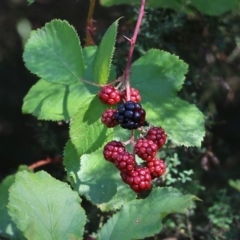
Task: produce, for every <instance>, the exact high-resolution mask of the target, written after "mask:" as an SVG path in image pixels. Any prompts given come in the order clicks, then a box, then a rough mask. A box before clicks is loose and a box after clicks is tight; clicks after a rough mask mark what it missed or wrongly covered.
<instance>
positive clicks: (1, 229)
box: [0, 166, 26, 240]
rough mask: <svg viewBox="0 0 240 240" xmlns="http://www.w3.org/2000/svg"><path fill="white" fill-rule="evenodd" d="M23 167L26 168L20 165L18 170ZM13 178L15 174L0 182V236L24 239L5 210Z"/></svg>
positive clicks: (16, 239) (21, 169)
mask: <svg viewBox="0 0 240 240" xmlns="http://www.w3.org/2000/svg"><path fill="white" fill-rule="evenodd" d="M23 169H26V167H25V166H24V167H23V166H21V167H20V168H19V171H23ZM14 180H15V174H14V175H9V176H7V177H6V178H5V179H4V180H3V181H2V182H1V184H0V196H1V197H0V236H3V237H6V238H9V239H12V240H22V239H25V237H24V236H23V235H22V233H21V232H20V230H19V229H18V228H17V227H16V225H15V223H14V222H13V221H12V219H11V218H10V216H9V214H8V210H7V204H8V195H9V189H10V187H11V186H12V184H13V183H14Z"/></svg>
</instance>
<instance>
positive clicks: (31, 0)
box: [27, 0, 35, 5]
mask: <svg viewBox="0 0 240 240" xmlns="http://www.w3.org/2000/svg"><path fill="white" fill-rule="evenodd" d="M34 1H35V0H27V2H28V4H29V5H30V4H32V3H34Z"/></svg>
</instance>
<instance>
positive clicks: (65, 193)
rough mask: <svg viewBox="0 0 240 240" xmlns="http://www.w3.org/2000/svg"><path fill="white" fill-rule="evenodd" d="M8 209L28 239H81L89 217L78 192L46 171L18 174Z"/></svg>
mask: <svg viewBox="0 0 240 240" xmlns="http://www.w3.org/2000/svg"><path fill="white" fill-rule="evenodd" d="M8 209H9V214H10V216H11V217H12V219H13V221H14V222H15V223H16V225H17V226H18V228H19V229H20V230H21V231H22V233H23V234H24V236H25V237H26V238H27V239H33V240H38V239H39V240H49V239H82V235H83V227H84V225H85V222H86V216H85V213H84V210H83V209H82V208H81V206H80V198H79V196H78V194H77V193H76V192H74V191H72V190H71V188H70V187H69V186H68V185H67V184H66V183H63V182H60V181H58V180H56V179H54V178H52V177H51V176H50V175H49V174H47V173H46V172H44V171H40V172H37V173H35V174H34V173H28V172H27V171H23V172H20V173H18V174H17V175H16V180H15V183H14V184H13V185H12V187H11V189H10V194H9V204H8Z"/></svg>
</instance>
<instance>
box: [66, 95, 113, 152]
mask: <svg viewBox="0 0 240 240" xmlns="http://www.w3.org/2000/svg"><path fill="white" fill-rule="evenodd" d="M88 100H91V102H90V101H87V102H85V104H84V105H82V106H81V107H80V108H79V109H78V111H77V113H76V115H75V116H74V117H73V120H72V122H71V125H70V137H71V141H72V144H73V145H74V147H75V148H76V150H77V153H78V156H79V157H80V156H82V155H83V154H85V153H90V152H93V151H95V150H96V149H98V148H99V147H101V146H102V145H103V144H104V142H105V141H106V140H111V139H112V129H109V128H106V127H105V126H104V125H103V124H102V122H101V115H102V113H103V112H104V111H105V110H106V108H107V105H104V104H103V103H101V101H100V100H99V98H98V96H95V97H92V99H88Z"/></svg>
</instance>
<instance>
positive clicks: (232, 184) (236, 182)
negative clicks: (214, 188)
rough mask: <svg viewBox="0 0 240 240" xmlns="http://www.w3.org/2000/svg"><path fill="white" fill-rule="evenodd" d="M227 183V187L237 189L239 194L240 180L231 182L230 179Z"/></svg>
mask: <svg viewBox="0 0 240 240" xmlns="http://www.w3.org/2000/svg"><path fill="white" fill-rule="evenodd" d="M228 183H229V185H230V186H231V187H233V188H235V189H237V190H238V191H239V192H240V179H238V180H235V181H234V180H232V179H230V180H229V181H228Z"/></svg>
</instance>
